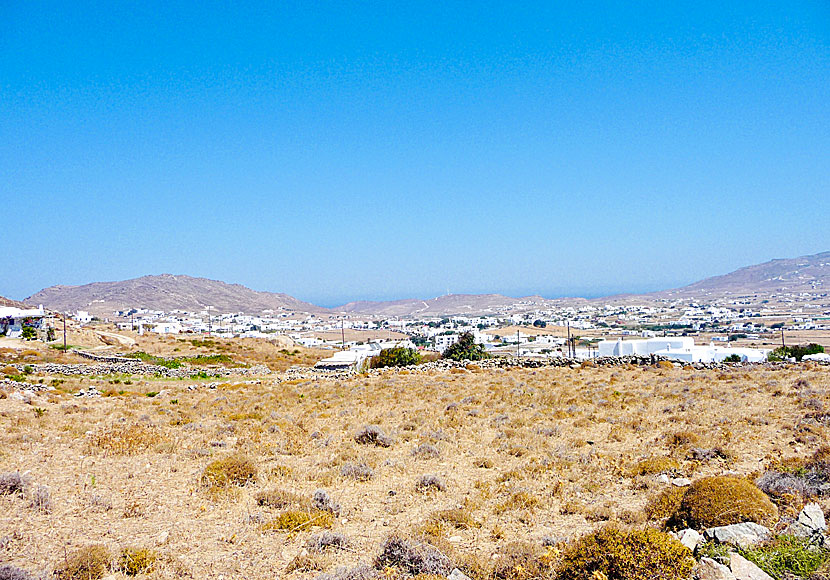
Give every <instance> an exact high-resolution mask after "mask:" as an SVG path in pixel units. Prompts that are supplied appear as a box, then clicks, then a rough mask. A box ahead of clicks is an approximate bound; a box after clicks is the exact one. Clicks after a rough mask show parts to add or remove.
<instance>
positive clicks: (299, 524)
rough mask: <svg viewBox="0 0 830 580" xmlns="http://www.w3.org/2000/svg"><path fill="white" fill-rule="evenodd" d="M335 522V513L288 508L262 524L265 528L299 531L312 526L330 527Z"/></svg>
mask: <svg viewBox="0 0 830 580" xmlns="http://www.w3.org/2000/svg"><path fill="white" fill-rule="evenodd" d="M333 523H334V515H332V513H331V512H327V511H323V510H315V509H312V510H288V511H284V512H282V513H281V514H279V515H278V516H277V517H276V518H274V519H273V520H271V521H270V522H268V523H267V524H265V525H263V526H262V529H263V530H266V531H268V530H279V531H282V532H299V531H305V530H309V529H311V527H312V526H319V527H321V528H330V527H331V526H332V524H333Z"/></svg>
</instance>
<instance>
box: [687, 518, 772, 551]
mask: <svg viewBox="0 0 830 580" xmlns="http://www.w3.org/2000/svg"><path fill="white" fill-rule="evenodd" d="M771 536H772V534H771V533H770V531H769V529H768V528H765V527H764V526H762V525H761V524H756V523H755V522H743V523H741V524H732V525H729V526H718V527H716V528H708V529H707V530H706V531H704V532H703V537H704V538H705V539H706V540H711V541H713V542H717V543H718V544H732V545H735V546H740V547H741V548H749V547H751V546H756V545H758V544H760V543H762V542H764V541H766V540H768V539H769V538H770V537H771Z"/></svg>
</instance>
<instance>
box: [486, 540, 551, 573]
mask: <svg viewBox="0 0 830 580" xmlns="http://www.w3.org/2000/svg"><path fill="white" fill-rule="evenodd" d="M552 551H553V550H551V549H549V550H548V552H545V553H543V552H541V551H540V550H539V549H538V548H537V547H536V546H534V545H532V544H529V543H527V542H512V543H510V544H508V545H507V546H505V547H504V548H503V549H502V554H501V556H502V557H501V558H499V559H498V560H497V561H496V564H495V566H494V567H493V570H492V572H491V573H490V577H491V578H492V579H493V580H530V579H545V578H552V577H553V576H554V573H555V568H554V567H553V566H552V564H553V563H554V559H553V558H551V557H550V554H551V552H552Z"/></svg>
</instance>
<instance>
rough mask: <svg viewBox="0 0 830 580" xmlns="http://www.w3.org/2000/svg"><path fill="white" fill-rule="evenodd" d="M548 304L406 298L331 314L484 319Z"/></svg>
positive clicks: (537, 299)
mask: <svg viewBox="0 0 830 580" xmlns="http://www.w3.org/2000/svg"><path fill="white" fill-rule="evenodd" d="M551 302H552V301H550V300H546V299H545V298H542V297H541V296H528V297H526V298H511V297H509V296H502V295H501V294H447V295H444V296H438V297H437V298H429V299H426V300H420V299H416V298H409V299H406V300H393V301H389V302H371V301H360V302H349V303H348V304H344V305H343V306H338V307H336V308H332V310H334V311H337V312H349V313H352V314H377V315H380V316H412V315H419V316H443V315H449V314H469V315H476V316H484V315H493V314H499V313H503V312H505V311H507V310H512V311H516V310H531V309H533V308H535V307H541V306H544V305H545V304H549V303H551Z"/></svg>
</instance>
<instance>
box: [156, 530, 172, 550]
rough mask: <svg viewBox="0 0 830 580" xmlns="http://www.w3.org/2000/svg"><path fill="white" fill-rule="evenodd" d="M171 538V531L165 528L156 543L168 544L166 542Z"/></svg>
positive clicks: (160, 544)
mask: <svg viewBox="0 0 830 580" xmlns="http://www.w3.org/2000/svg"><path fill="white" fill-rule="evenodd" d="M169 539H170V532H168V531H167V530H164V531H163V532H162V533H160V534H159V535H158V537H157V538H156V543H157V544H158V545H159V546H163V545H164V544H166V543H167V541H168V540H169Z"/></svg>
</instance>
